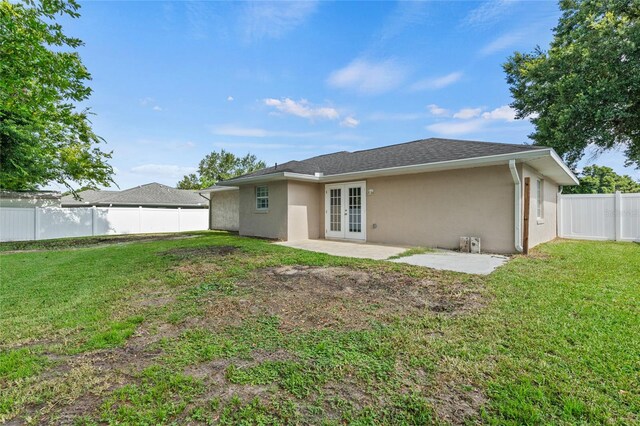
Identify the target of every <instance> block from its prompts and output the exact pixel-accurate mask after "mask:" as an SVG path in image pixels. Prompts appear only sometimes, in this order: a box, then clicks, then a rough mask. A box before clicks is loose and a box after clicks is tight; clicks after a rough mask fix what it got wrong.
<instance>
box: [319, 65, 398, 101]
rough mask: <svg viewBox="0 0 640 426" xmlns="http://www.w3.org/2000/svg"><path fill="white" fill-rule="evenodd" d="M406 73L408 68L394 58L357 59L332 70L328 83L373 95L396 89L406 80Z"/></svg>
mask: <svg viewBox="0 0 640 426" xmlns="http://www.w3.org/2000/svg"><path fill="white" fill-rule="evenodd" d="M406 74H407V73H406V69H405V68H404V67H403V66H401V65H399V64H397V63H396V62H395V61H393V60H386V61H382V62H371V61H367V60H364V59H356V60H354V61H352V62H351V63H350V64H349V65H347V66H346V67H344V68H341V69H339V70H336V71H334V72H332V73H331V75H329V78H328V79H327V83H328V84H329V85H330V86H332V87H337V88H340V89H350V90H354V91H356V92H359V93H364V94H370V95H373V94H379V93H384V92H388V91H389V90H392V89H395V88H396V87H398V86H399V85H400V84H401V83H402V82H403V81H404V79H405V77H406Z"/></svg>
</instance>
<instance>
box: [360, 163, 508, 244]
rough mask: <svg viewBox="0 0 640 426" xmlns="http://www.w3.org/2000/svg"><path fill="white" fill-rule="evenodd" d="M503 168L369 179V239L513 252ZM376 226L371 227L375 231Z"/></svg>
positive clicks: (505, 171)
mask: <svg viewBox="0 0 640 426" xmlns="http://www.w3.org/2000/svg"><path fill="white" fill-rule="evenodd" d="M513 185H514V184H513V179H512V177H511V174H510V171H509V167H508V166H507V165H502V166H492V167H481V168H473V169H464V170H450V171H442V172H431V173H422V174H416V175H404V176H393V177H383V178H375V179H368V180H367V190H368V191H371V190H373V194H371V195H368V196H367V241H368V242H373V243H386V244H402V245H410V246H423V247H441V248H449V249H455V248H458V247H459V238H460V237H461V236H470V237H480V238H481V246H482V251H486V252H493V253H512V252H514V251H515V247H514V229H513V228H514V205H513V204H514V186H513ZM374 225H375V228H374Z"/></svg>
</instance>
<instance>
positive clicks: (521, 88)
mask: <svg viewBox="0 0 640 426" xmlns="http://www.w3.org/2000/svg"><path fill="white" fill-rule="evenodd" d="M560 8H561V10H562V16H561V18H560V21H559V23H558V25H557V26H556V28H555V29H554V39H553V41H552V43H551V46H550V48H549V50H548V51H546V52H545V51H543V50H541V49H540V48H537V49H536V50H535V51H533V52H532V53H520V52H516V53H514V54H513V55H512V56H511V57H510V58H509V59H508V61H507V62H506V63H505V64H504V70H505V72H506V74H507V82H508V83H509V85H510V86H511V94H512V95H513V98H514V101H513V103H512V106H513V108H515V110H516V111H517V114H518V117H519V118H526V117H529V118H531V121H532V122H533V124H534V125H535V127H536V129H535V132H534V133H533V134H532V135H530V137H531V138H532V139H533V140H534V141H535V143H536V144H538V145H545V146H550V147H553V148H554V149H555V150H556V151H557V152H558V153H559V154H560V155H562V156H564V159H565V160H566V161H567V162H568V163H570V164H572V165H575V163H576V162H577V161H578V160H579V159H580V158H581V157H582V155H583V154H584V151H585V149H586V148H587V147H588V146H589V145H590V144H592V145H593V146H595V147H596V148H597V149H599V150H607V149H611V148H615V147H618V146H621V147H624V149H625V154H626V156H627V162H628V164H635V165H636V166H640V0H562V1H560Z"/></svg>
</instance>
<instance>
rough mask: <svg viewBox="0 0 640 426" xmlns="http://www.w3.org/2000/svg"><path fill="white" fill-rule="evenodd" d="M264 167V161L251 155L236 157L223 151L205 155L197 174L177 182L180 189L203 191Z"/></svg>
mask: <svg viewBox="0 0 640 426" xmlns="http://www.w3.org/2000/svg"><path fill="white" fill-rule="evenodd" d="M265 167H266V164H265V162H264V161H261V160H258V158H257V157H256V156H255V155H253V154H247V155H245V156H244V157H236V156H235V155H234V154H233V153H231V152H227V151H225V150H224V149H222V150H220V152H217V151H213V152H212V153H210V154H207V155H206V156H205V157H204V158H203V159H202V160H201V161H200V164H198V172H197V173H191V174H189V175H186V176H184V177H183V178H182V180H181V181H180V182H178V184H177V187H178V188H180V189H203V188H207V187H209V186H212V185H215V184H216V183H217V182H219V181H221V180H225V179H231V178H232V177H236V176H240V175H243V174H245V173H251V172H253V171H255V170H259V169H263V168H265Z"/></svg>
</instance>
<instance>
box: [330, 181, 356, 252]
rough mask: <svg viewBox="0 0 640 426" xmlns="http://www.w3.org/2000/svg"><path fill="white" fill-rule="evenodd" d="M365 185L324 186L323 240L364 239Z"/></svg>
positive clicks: (341, 184)
mask: <svg viewBox="0 0 640 426" xmlns="http://www.w3.org/2000/svg"><path fill="white" fill-rule="evenodd" d="M365 191H366V184H365V183H364V182H354V183H340V184H332V185H326V186H325V238H345V239H352V240H364V239H366V235H365V229H366V194H365Z"/></svg>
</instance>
